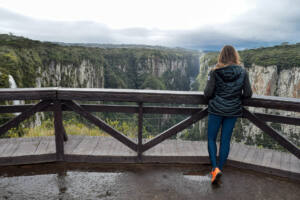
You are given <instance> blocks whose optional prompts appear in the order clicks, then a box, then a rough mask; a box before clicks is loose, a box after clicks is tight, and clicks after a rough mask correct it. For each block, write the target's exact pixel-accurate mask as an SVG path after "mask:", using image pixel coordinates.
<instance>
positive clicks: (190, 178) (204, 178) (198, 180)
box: [183, 175, 210, 183]
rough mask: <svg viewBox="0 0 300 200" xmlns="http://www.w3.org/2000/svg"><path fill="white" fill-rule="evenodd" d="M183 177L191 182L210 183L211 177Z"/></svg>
mask: <svg viewBox="0 0 300 200" xmlns="http://www.w3.org/2000/svg"><path fill="white" fill-rule="evenodd" d="M183 177H184V178H186V179H188V180H191V181H197V182H205V183H210V177H209V176H208V175H207V176H195V175H184V176H183Z"/></svg>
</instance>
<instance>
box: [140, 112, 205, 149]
mask: <svg viewBox="0 0 300 200" xmlns="http://www.w3.org/2000/svg"><path fill="white" fill-rule="evenodd" d="M207 114H208V112H207V108H206V109H204V110H202V111H200V112H197V113H196V114H194V115H192V116H190V117H188V118H186V119H184V120H183V121H181V122H179V123H177V124H175V125H174V126H172V127H171V128H169V129H167V130H166V131H164V132H162V133H160V134H158V135H157V136H156V137H154V138H153V139H151V140H150V141H148V142H147V143H145V144H144V145H143V151H146V150H148V149H150V148H151V147H153V146H155V145H157V144H158V143H160V142H162V141H164V140H165V139H167V138H169V137H171V136H173V135H175V134H177V133H178V132H180V131H182V130H184V129H185V128H187V127H188V126H190V125H192V124H194V123H196V122H197V121H199V120H201V119H203V118H204V117H206V116H207Z"/></svg>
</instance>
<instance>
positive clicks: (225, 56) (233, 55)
mask: <svg viewBox="0 0 300 200" xmlns="http://www.w3.org/2000/svg"><path fill="white" fill-rule="evenodd" d="M232 64H236V65H239V64H240V56H239V53H238V52H237V51H236V50H235V48H234V47H233V46H231V45H225V46H224V47H223V48H222V50H221V52H220V54H219V57H218V63H217V65H216V67H215V69H219V68H222V67H225V66H227V65H232Z"/></svg>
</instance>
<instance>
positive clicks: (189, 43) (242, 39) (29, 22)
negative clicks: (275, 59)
mask: <svg viewBox="0 0 300 200" xmlns="http://www.w3.org/2000/svg"><path fill="white" fill-rule="evenodd" d="M296 2H297V0H294V1H293V0H286V1H279V0H272V1H271V0H266V1H259V0H257V1H256V2H255V7H253V8H252V9H249V10H248V11H247V12H245V13H243V14H240V15H239V16H236V18H235V19H234V20H232V21H230V22H228V23H224V24H211V25H205V26H202V27H198V28H195V29H192V30H160V29H147V28H144V27H132V28H127V29H112V28H109V27H108V26H107V25H105V24H101V23H96V22H92V21H73V22H72V21H51V20H38V19H34V18H30V17H26V16H22V15H19V14H17V13H14V12H11V11H9V10H7V9H3V8H0V19H1V21H0V32H2V33H8V32H12V33H13V34H16V35H22V36H25V37H29V38H32V39H37V40H42V41H59V42H72V43H79V42H84V43H112V44H117V43H118V44H120V43H123V44H125V43H127V44H148V45H164V46H170V47H185V48H192V49H202V50H219V49H220V48H221V47H222V46H223V45H225V44H231V45H234V46H236V47H237V48H238V49H242V48H255V47H260V46H270V45H274V44H279V43H281V42H285V41H287V42H290V43H296V42H299V40H300V39H299V35H300V4H299V3H296Z"/></svg>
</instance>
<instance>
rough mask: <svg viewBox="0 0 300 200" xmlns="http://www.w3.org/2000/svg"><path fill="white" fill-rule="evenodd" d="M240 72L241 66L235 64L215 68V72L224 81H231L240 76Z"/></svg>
mask: <svg viewBox="0 0 300 200" xmlns="http://www.w3.org/2000/svg"><path fill="white" fill-rule="evenodd" d="M241 73H242V70H241V67H239V66H237V65H230V66H226V67H223V68H220V69H217V70H216V74H217V75H218V76H219V77H220V78H221V79H222V80H223V81H224V82H232V81H235V80H236V79H238V78H239V77H240V75H241Z"/></svg>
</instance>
